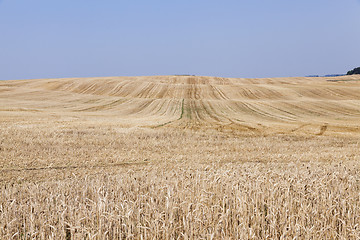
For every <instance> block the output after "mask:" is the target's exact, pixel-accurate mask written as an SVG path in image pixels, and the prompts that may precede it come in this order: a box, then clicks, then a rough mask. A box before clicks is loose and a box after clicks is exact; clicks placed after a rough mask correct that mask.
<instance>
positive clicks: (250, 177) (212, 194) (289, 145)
mask: <svg viewBox="0 0 360 240" xmlns="http://www.w3.org/2000/svg"><path fill="white" fill-rule="evenodd" d="M359 149H360V76H344V77H336V78H270V79H229V78H215V77H195V76H156V77H109V78H84V79H40V80H24V81H0V189H1V196H0V239H294V238H296V239H359V238H360V150H359Z"/></svg>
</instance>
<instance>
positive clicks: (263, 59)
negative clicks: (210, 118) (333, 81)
mask: <svg viewBox="0 0 360 240" xmlns="http://www.w3.org/2000/svg"><path fill="white" fill-rule="evenodd" d="M358 66H360V1H359V0H298V1H290V0H271V1H270V0H223V1H220V0H216V1H215V0H192V1H190V0H173V1H169V0H167V1H165V0H163V1H161V0H152V1H149V0H148V1H145V0H124V1H122V0H103V1H100V0H99V1H95V0H61V1H60V0H0V79H29V78H56V77H93V76H136V75H171V74H196V75H204V76H222V77H282V76H284V77H285V76H305V75H311V74H320V75H322V74H330V73H346V71H347V70H350V69H352V68H354V67H358Z"/></svg>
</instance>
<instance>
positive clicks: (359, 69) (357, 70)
mask: <svg viewBox="0 0 360 240" xmlns="http://www.w3.org/2000/svg"><path fill="white" fill-rule="evenodd" d="M353 74H360V67H357V68H354V69H353V70H351V71H348V72H347V74H346V75H353Z"/></svg>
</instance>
